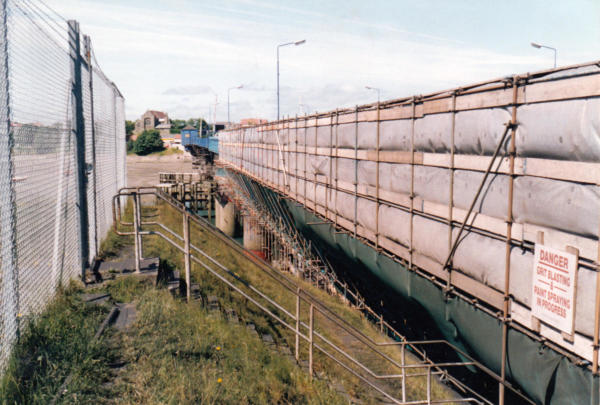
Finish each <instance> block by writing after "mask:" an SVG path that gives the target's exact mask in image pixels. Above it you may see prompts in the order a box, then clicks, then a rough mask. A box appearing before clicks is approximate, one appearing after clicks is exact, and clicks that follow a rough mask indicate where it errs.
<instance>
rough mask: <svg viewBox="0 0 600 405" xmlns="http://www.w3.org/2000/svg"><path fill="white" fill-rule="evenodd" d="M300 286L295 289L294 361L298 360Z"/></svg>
mask: <svg viewBox="0 0 600 405" xmlns="http://www.w3.org/2000/svg"><path fill="white" fill-rule="evenodd" d="M299 333H300V287H298V290H297V291H296V347H295V351H296V353H295V354H296V361H299V360H300V335H299Z"/></svg>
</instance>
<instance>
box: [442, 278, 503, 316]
mask: <svg viewBox="0 0 600 405" xmlns="http://www.w3.org/2000/svg"><path fill="white" fill-rule="evenodd" d="M452 285H453V286H455V287H456V288H458V289H460V290H462V291H465V292H467V293H468V294H470V295H473V296H474V297H476V298H478V299H480V300H482V301H484V302H487V303H488V304H489V305H491V306H493V307H494V308H496V309H502V306H503V304H504V295H503V294H502V293H501V292H499V291H496V290H495V289H493V288H491V287H489V286H487V285H485V284H483V283H481V282H480V281H477V280H475V279H473V278H471V277H469V276H467V275H466V274H463V273H461V272H460V271H457V270H454V271H453V272H452Z"/></svg>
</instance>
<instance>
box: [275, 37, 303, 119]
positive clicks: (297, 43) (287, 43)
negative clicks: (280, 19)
mask: <svg viewBox="0 0 600 405" xmlns="http://www.w3.org/2000/svg"><path fill="white" fill-rule="evenodd" d="M305 42H306V40H305V39H302V40H300V41H296V42H286V43H284V44H279V45H277V121H279V48H281V47H282V46H288V45H295V46H298V45H302V44H303V43H305Z"/></svg>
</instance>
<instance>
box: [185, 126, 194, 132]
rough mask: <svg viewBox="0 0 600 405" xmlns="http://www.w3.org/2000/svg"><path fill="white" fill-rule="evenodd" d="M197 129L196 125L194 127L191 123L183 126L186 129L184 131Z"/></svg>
mask: <svg viewBox="0 0 600 405" xmlns="http://www.w3.org/2000/svg"><path fill="white" fill-rule="evenodd" d="M195 129H196V127H193V126H191V125H186V126H185V127H184V128H183V130H184V131H189V130H195Z"/></svg>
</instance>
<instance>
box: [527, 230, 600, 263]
mask: <svg viewBox="0 0 600 405" xmlns="http://www.w3.org/2000/svg"><path fill="white" fill-rule="evenodd" d="M539 232H543V233H544V243H545V244H546V245H548V246H550V247H555V248H557V249H562V247H563V246H566V245H570V246H576V247H577V248H578V249H579V255H580V256H581V257H584V258H586V259H588V260H591V261H595V259H596V255H597V254H598V241H596V240H593V239H590V238H586V237H584V236H579V235H574V234H571V233H567V232H562V231H559V230H557V229H551V228H546V227H543V226H539V225H534V224H528V223H525V224H523V236H522V239H523V240H524V241H529V242H535V241H536V240H537V234H538V233H539Z"/></svg>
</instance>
